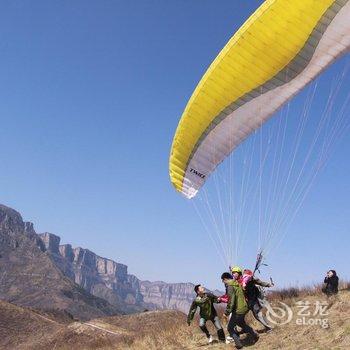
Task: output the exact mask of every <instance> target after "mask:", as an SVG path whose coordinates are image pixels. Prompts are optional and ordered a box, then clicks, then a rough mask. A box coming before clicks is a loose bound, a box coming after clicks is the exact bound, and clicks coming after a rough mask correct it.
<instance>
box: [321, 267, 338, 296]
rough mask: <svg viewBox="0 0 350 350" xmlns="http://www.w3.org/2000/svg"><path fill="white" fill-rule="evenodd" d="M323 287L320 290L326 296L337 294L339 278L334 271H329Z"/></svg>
mask: <svg viewBox="0 0 350 350" xmlns="http://www.w3.org/2000/svg"><path fill="white" fill-rule="evenodd" d="M324 283H325V284H326V285H325V287H324V288H323V289H322V292H323V293H325V294H327V295H328V296H331V295H334V294H337V293H338V284H339V277H338V276H337V273H336V272H335V270H329V271H328V272H327V275H326V277H325V279H324Z"/></svg>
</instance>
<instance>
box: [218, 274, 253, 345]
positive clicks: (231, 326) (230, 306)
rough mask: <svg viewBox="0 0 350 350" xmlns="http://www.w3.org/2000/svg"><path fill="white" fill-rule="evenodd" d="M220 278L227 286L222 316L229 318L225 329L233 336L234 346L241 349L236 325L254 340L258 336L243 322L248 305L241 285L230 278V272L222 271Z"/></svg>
mask: <svg viewBox="0 0 350 350" xmlns="http://www.w3.org/2000/svg"><path fill="white" fill-rule="evenodd" d="M221 280H222V282H223V283H224V284H225V286H226V287H227V296H228V303H227V307H226V310H225V313H224V317H226V318H227V319H229V321H228V325H227V331H228V332H229V334H230V336H231V337H232V338H233V340H234V342H235V345H236V348H237V349H242V348H243V344H242V342H241V341H240V339H239V335H238V334H237V331H236V326H239V327H240V328H242V331H243V333H248V334H249V336H250V337H251V338H252V340H253V341H254V342H256V341H257V340H258V339H259V336H258V335H257V334H256V333H255V332H254V330H253V328H251V327H250V326H248V325H247V323H246V322H245V315H246V314H247V312H248V310H249V309H248V305H247V302H246V300H245V297H244V292H243V288H242V286H241V285H240V284H239V283H238V281H236V280H235V279H233V278H232V276H231V274H230V273H228V272H224V273H223V274H222V275H221Z"/></svg>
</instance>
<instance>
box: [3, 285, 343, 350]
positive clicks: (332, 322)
mask: <svg viewBox="0 0 350 350" xmlns="http://www.w3.org/2000/svg"><path fill="white" fill-rule="evenodd" d="M346 288H348V287H346ZM346 288H345V287H344V290H343V291H341V292H340V293H339V295H338V296H335V297H332V298H330V299H328V298H327V297H326V296H324V295H322V294H320V293H319V292H318V290H317V289H314V288H312V289H302V290H295V289H294V290H283V291H280V292H279V293H280V294H279V295H278V293H275V294H274V297H273V298H272V301H271V304H272V305H274V306H280V305H281V304H280V303H281V302H283V303H285V304H288V305H290V307H291V309H292V310H293V314H294V315H293V318H292V320H291V321H290V322H289V323H288V324H285V325H280V326H276V327H275V329H274V330H273V332H272V333H269V334H265V333H261V334H260V339H259V341H258V343H257V344H255V345H253V346H249V349H252V350H253V349H264V350H265V349H266V350H269V349H290V350H294V349H303V350H304V349H305V350H307V349H310V350H311V349H349V348H350V316H349V315H350V293H349V291H348V290H345V289H346ZM298 301H302V302H307V303H309V305H311V307H314V305H315V304H316V303H322V302H323V303H327V306H326V313H327V315H326V316H322V317H321V318H323V319H326V320H327V322H328V326H327V327H322V324H310V323H308V322H306V324H302V325H298V324H297V319H298V318H301V317H300V316H299V315H298V312H299V311H300V310H299V309H298V304H297V302H298ZM312 310H313V309H312ZM317 317H319V318H320V316H318V315H316V316H315V317H314V318H317ZM309 318H312V317H309ZM307 320H308V318H307ZM248 321H249V323H251V324H252V325H253V326H254V328H255V329H257V330H259V329H261V326H260V325H258V324H257V323H256V321H255V320H253V319H252V317H251V315H249V316H248ZM209 328H210V331H211V332H212V334H213V335H214V337H215V332H214V329H213V327H212V326H211V325H209ZM0 337H1V338H0V348H1V349H38V350H39V349H123V350H124V349H139V350H146V349H147V350H149V349H197V348H202V349H230V348H231V349H232V348H234V347H233V345H232V344H231V345H225V344H218V343H216V344H213V345H210V346H208V345H207V342H206V338H205V336H203V334H202V333H201V332H200V330H199V328H198V324H197V322H196V321H195V322H193V324H192V325H191V326H190V327H188V326H187V324H186V315H184V314H183V313H181V312H178V311H151V312H144V313H140V314H135V315H129V316H113V317H104V318H98V319H95V320H92V321H88V322H76V321H75V322H74V321H70V319H69V315H68V316H67V315H62V313H60V312H59V313H58V314H57V313H55V312H51V313H50V314H39V313H38V312H35V311H33V310H30V309H26V308H21V307H18V306H15V305H12V304H10V303H6V302H1V303H0ZM242 338H244V336H242Z"/></svg>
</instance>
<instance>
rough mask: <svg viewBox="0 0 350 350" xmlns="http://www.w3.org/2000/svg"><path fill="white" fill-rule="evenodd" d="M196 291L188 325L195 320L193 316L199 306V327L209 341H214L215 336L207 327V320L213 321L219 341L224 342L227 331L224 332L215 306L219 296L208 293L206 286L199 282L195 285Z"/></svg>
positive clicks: (188, 317)
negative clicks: (213, 336)
mask: <svg viewBox="0 0 350 350" xmlns="http://www.w3.org/2000/svg"><path fill="white" fill-rule="evenodd" d="M194 291H195V292H196V294H197V297H196V298H195V299H194V300H193V302H192V305H191V307H190V311H189V312H188V316H187V324H188V325H190V324H191V321H192V320H193V317H194V315H195V313H196V311H197V308H198V307H199V316H200V319H199V328H200V329H201V330H202V332H203V333H205V335H206V336H207V338H208V343H212V342H213V338H212V336H211V335H210V333H209V331H208V329H207V327H206V322H207V321H211V322H213V324H214V326H215V328H216V330H217V334H218V339H219V341H222V342H224V341H225V333H224V330H223V329H222V325H221V323H220V319H219V317H218V315H217V313H216V310H215V307H214V303H218V297H217V296H215V295H214V294H211V293H206V292H205V289H204V287H202V286H201V285H200V284H197V285H196V286H195V287H194Z"/></svg>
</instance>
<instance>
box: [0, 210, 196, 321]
mask: <svg viewBox="0 0 350 350" xmlns="http://www.w3.org/2000/svg"><path fill="white" fill-rule="evenodd" d="M193 287H194V285H193V284H192V283H166V282H162V281H156V282H150V281H142V280H140V279H139V278H137V277H136V276H134V275H131V274H129V273H128V267H127V265H125V264H122V263H119V262H115V261H113V260H111V259H107V258H103V257H100V256H98V255H97V254H95V253H94V252H92V251H90V250H88V249H84V248H81V247H77V248H73V247H72V246H71V245H70V244H64V245H60V237H59V236H57V235H55V234H52V233H48V232H45V233H36V232H35V229H34V225H33V224H32V223H31V222H24V221H23V219H22V217H21V215H20V214H19V213H18V212H17V211H15V210H14V209H11V208H9V207H7V206H4V205H0V299H2V300H5V301H10V302H12V303H14V304H17V305H21V306H27V307H28V306H29V307H33V308H36V309H40V310H45V311H50V310H55V312H62V313H67V314H69V315H70V316H71V317H72V318H78V319H82V320H86V319H90V318H94V317H101V316H108V315H115V314H130V313H135V312H140V311H144V310H146V309H147V310H162V309H174V310H179V311H183V312H187V311H188V308H189V306H190V303H191V302H192V300H193V297H194V292H193Z"/></svg>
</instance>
